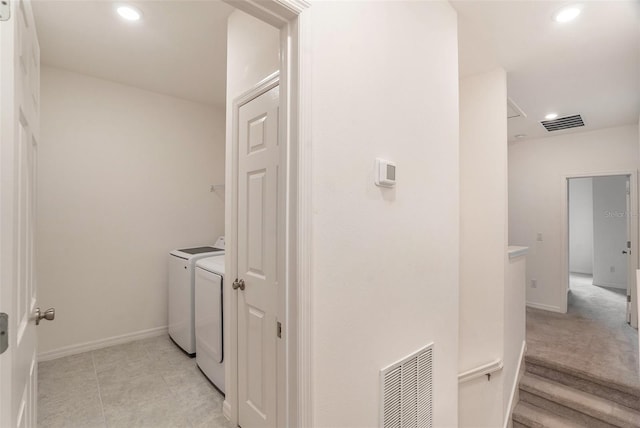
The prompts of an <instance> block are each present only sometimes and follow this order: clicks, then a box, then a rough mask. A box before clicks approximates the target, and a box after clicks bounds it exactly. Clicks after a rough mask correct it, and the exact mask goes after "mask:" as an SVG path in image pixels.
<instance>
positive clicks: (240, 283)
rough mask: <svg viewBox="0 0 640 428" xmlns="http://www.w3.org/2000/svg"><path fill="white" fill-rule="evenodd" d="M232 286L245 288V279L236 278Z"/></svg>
mask: <svg viewBox="0 0 640 428" xmlns="http://www.w3.org/2000/svg"><path fill="white" fill-rule="evenodd" d="M231 287H233V289H234V290H237V289H238V288H239V289H240V290H244V279H241V280H238V278H236V280H235V281H233V284H231Z"/></svg>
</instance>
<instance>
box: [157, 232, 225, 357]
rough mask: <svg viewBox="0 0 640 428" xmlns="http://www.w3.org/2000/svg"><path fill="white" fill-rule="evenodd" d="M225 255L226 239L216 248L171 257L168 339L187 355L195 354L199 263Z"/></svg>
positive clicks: (185, 250) (189, 251)
mask: <svg viewBox="0 0 640 428" xmlns="http://www.w3.org/2000/svg"><path fill="white" fill-rule="evenodd" d="M222 254H224V236H221V237H220V238H218V240H217V241H216V243H215V245H214V246H213V247H196V248H185V249H182V250H174V251H171V252H170V253H169V336H170V337H171V339H172V340H173V341H174V342H175V343H176V344H177V345H178V346H180V347H181V348H182V349H183V350H184V351H185V352H186V353H187V354H189V355H191V356H193V355H194V354H195V352H196V334H195V293H194V290H195V265H196V261H198V260H200V259H202V258H204V257H211V256H213V255H222Z"/></svg>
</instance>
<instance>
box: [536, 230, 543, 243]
mask: <svg viewBox="0 0 640 428" xmlns="http://www.w3.org/2000/svg"><path fill="white" fill-rule="evenodd" d="M536 239H537V240H538V242H542V233H541V232H538V237H537V238H536Z"/></svg>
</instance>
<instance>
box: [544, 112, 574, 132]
mask: <svg viewBox="0 0 640 428" xmlns="http://www.w3.org/2000/svg"><path fill="white" fill-rule="evenodd" d="M540 123H541V124H542V126H544V128H545V129H546V130H547V131H549V132H551V131H560V130H562V129H570V128H578V127H580V126H584V122H583V121H582V117H581V116H580V115H579V114H576V115H573V116H565V117H559V118H557V119H553V120H543V121H541V122H540Z"/></svg>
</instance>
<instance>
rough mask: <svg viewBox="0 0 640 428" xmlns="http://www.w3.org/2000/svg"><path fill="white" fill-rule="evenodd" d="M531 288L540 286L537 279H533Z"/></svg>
mask: <svg viewBox="0 0 640 428" xmlns="http://www.w3.org/2000/svg"><path fill="white" fill-rule="evenodd" d="M531 288H538V280H537V279H532V280H531Z"/></svg>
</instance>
